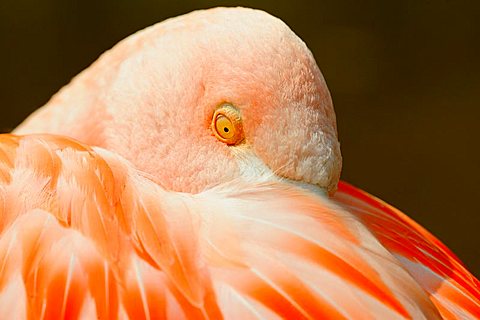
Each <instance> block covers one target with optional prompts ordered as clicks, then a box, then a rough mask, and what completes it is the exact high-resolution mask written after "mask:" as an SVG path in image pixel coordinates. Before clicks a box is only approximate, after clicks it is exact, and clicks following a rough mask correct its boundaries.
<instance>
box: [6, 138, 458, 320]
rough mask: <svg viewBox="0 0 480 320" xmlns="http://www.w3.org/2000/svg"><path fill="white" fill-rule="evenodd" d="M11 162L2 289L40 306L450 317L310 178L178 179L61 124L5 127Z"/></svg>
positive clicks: (48, 314)
mask: <svg viewBox="0 0 480 320" xmlns="http://www.w3.org/2000/svg"><path fill="white" fill-rule="evenodd" d="M1 170H3V172H4V174H3V175H2V176H1V177H0V209H1V210H3V211H1V212H0V213H1V214H2V218H4V219H2V225H1V229H0V232H1V233H0V265H2V266H3V267H2V268H3V269H2V270H3V271H2V272H1V274H0V290H7V289H8V288H14V289H15V290H17V291H16V292H22V290H25V297H24V298H25V299H27V301H28V303H26V305H25V307H24V308H26V311H25V312H26V315H27V317H28V316H32V317H34V318H35V317H37V318H38V317H39V318H44V319H51V318H58V317H60V318H62V317H64V318H78V317H80V316H86V315H91V314H96V315H97V317H99V318H102V319H115V318H132V319H157V318H167V319H183V318H186V319H222V318H223V317H224V316H225V317H229V318H234V319H235V318H238V315H244V316H245V317H246V318H258V319H275V318H279V317H280V318H282V317H283V318H295V319H318V318H334V319H341V318H347V319H370V318H379V317H380V318H388V319H396V318H397V319H405V318H418V319H422V318H429V319H435V318H438V313H437V311H436V308H435V307H434V305H433V303H432V302H431V301H430V299H429V297H428V296H427V295H426V294H425V292H424V291H423V289H422V288H420V287H419V286H418V284H417V282H416V281H415V280H414V278H415V275H413V277H412V276H411V275H410V274H409V273H408V272H406V271H405V269H404V267H403V266H402V265H401V264H400V262H399V261H398V260H397V258H396V257H395V256H394V255H392V254H391V253H390V252H389V251H387V250H385V248H384V247H383V246H382V245H381V244H380V242H378V241H377V239H376V238H375V237H374V236H373V235H372V233H371V232H370V231H369V230H368V229H367V228H365V227H364V225H363V224H362V223H360V222H359V221H358V220H357V217H356V216H354V215H352V214H351V213H350V212H349V210H344V209H342V208H341V207H338V206H336V205H335V204H332V203H331V202H330V201H329V200H328V199H324V198H320V197H318V196H315V195H312V194H309V193H306V192H304V191H302V190H300V189H296V188H294V187H291V186H286V185H284V184H282V183H272V184H268V183H266V184H258V185H245V184H242V183H240V182H238V183H232V184H231V185H230V184H228V185H222V186H218V187H217V188H213V189H210V190H207V191H205V192H203V193H200V194H197V195H187V194H180V193H175V192H167V191H166V190H163V189H162V188H161V187H160V186H158V185H157V184H155V183H154V182H152V181H150V180H149V179H148V178H146V177H145V176H144V174H142V173H141V172H138V171H137V170H136V169H135V168H133V167H132V166H131V165H130V164H129V163H128V162H127V161H126V160H124V159H122V158H120V157H119V156H117V155H115V154H112V153H110V152H108V151H106V150H102V149H99V148H90V147H88V146H84V145H81V144H79V143H78V142H75V141H73V140H70V139H67V138H63V137H58V136H51V135H32V136H26V137H18V136H12V135H0V171H1ZM2 177H3V178H2ZM19 194H21V195H23V196H18V195H19ZM383 222H384V221H383ZM387 222H388V221H387ZM381 236H382V234H378V235H377V237H379V238H380V237H381ZM383 236H384V238H385V239H386V237H387V236H389V235H387V234H383ZM382 239H383V238H382ZM395 239H396V238H395ZM412 239H413V240H415V238H413V237H412ZM426 249H428V247H427V248H426ZM442 250H443V249H442ZM428 253H430V251H429V252H428ZM431 254H432V256H434V254H435V252H434V251H432V252H431ZM18 270H21V281H20V282H19V280H18V279H19V278H18V277H19V276H18ZM417 281H418V280H417ZM464 281H467V280H464ZM22 282H23V286H24V289H22ZM12 283H14V284H15V286H13V285H12ZM457 284H458V283H457ZM12 286H13V287H12ZM14 289H8V290H14ZM445 290H447V289H445ZM449 290H450V289H449ZM450 291H452V290H450ZM450 291H449V292H450ZM453 291H454V290H453ZM1 292H2V291H0V303H1V302H2V301H4V300H2V299H1V298H2V296H1ZM9 292H10V291H9ZM12 292H13V291H12ZM448 294H450V295H451V294H454V293H448ZM444 296H447V291H445V293H444V294H443V296H438V299H441V298H443V297H444ZM442 306H443V307H444V308H446V309H448V310H451V309H449V306H448V305H447V304H442ZM232 310H235V313H232V312H233V311H232ZM12 312H13V309H12ZM451 312H452V313H454V314H455V312H456V311H455V310H453V311H451Z"/></svg>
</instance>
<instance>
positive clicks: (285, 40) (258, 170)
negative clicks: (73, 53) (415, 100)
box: [107, 9, 341, 192]
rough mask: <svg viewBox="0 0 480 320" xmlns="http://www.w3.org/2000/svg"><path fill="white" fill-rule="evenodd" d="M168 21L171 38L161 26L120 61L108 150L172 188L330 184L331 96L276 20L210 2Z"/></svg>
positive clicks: (333, 170)
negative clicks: (270, 182)
mask: <svg viewBox="0 0 480 320" xmlns="http://www.w3.org/2000/svg"><path fill="white" fill-rule="evenodd" d="M167 26H169V28H166V27H164V29H168V30H170V33H169V34H170V35H168V36H166V35H165V33H164V29H162V30H159V31H158V32H159V34H160V33H161V36H159V37H158V40H156V41H151V42H150V43H147V44H144V46H145V48H144V49H142V50H141V51H140V52H141V53H140V54H137V55H135V56H133V57H131V58H129V59H126V60H125V61H124V62H123V63H122V64H121V66H120V71H119V76H118V77H117V81H114V83H113V84H112V89H111V94H109V96H110V97H112V98H111V99H112V101H111V103H109V104H110V105H112V106H115V110H113V111H111V113H112V114H113V120H114V121H113V122H112V125H111V126H110V127H109V132H107V136H109V137H112V138H111V139H110V142H109V143H108V147H109V148H111V149H114V150H115V151H117V152H119V153H121V154H122V155H123V156H125V157H126V158H128V159H129V160H130V161H132V162H133V163H134V164H135V165H136V166H137V167H138V168H139V169H141V170H143V171H146V172H148V173H150V174H151V175H152V176H153V177H155V179H156V181H157V182H158V183H160V184H161V185H163V186H165V187H166V188H168V189H171V190H176V191H182V192H199V191H201V190H204V189H206V188H209V187H212V186H215V185H218V184H221V183H225V182H229V181H232V180H237V179H238V180H247V181H249V182H264V181H268V180H278V179H288V180H287V181H295V182H297V183H301V184H304V185H311V186H316V187H320V188H322V189H324V190H325V191H328V192H332V191H333V190H334V189H335V188H336V184H337V182H338V179H339V175H340V170H341V155H340V148H339V143H338V139H337V130H336V123H335V114H334V111H333V107H332V102H331V98H330V94H329V92H328V89H327V87H326V84H325V81H324V79H323V77H322V75H321V73H320V70H319V69H318V67H317V65H316V63H315V60H314V58H313V56H312V55H311V53H310V51H309V50H308V49H307V47H306V46H305V45H304V43H303V42H302V41H301V40H300V39H299V38H298V37H297V36H296V35H295V34H294V33H293V32H292V31H291V30H290V29H289V28H288V27H287V26H286V25H285V24H284V23H283V22H281V21H280V20H278V19H276V18H273V17H271V16H269V15H268V14H266V13H263V12H259V11H254V10H247V9H217V10H214V11H209V12H200V13H198V12H197V13H194V14H190V15H188V16H186V17H183V20H182V19H176V20H172V21H170V22H169V24H168V23H167ZM149 32H150V37H152V33H153V32H155V30H154V29H152V30H150V31H149ZM162 32H163V33H162ZM124 46H125V47H126V48H128V44H127V45H124ZM115 92H116V94H115ZM107 142H108V141H107Z"/></svg>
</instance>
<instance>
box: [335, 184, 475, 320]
mask: <svg viewBox="0 0 480 320" xmlns="http://www.w3.org/2000/svg"><path fill="white" fill-rule="evenodd" d="M335 199H336V201H337V202H338V203H339V204H340V205H341V206H343V207H344V208H346V209H348V210H349V211H350V212H352V213H353V214H355V215H356V216H357V217H358V218H359V219H360V220H361V221H362V222H363V223H364V224H365V225H366V226H367V227H368V228H369V229H370V230H371V231H372V232H373V233H374V234H375V236H376V237H377V239H379V240H380V242H381V243H382V244H383V245H384V246H385V247H386V248H387V249H388V250H389V251H391V252H392V253H393V254H394V255H395V256H396V257H397V258H398V260H399V261H400V262H401V263H402V265H403V266H404V267H405V268H406V269H407V270H408V271H409V272H410V273H411V274H412V276H413V277H414V278H415V280H416V281H417V282H418V283H419V284H420V285H421V286H422V287H423V288H424V289H425V290H426V292H427V293H428V294H429V295H430V298H431V300H432V301H433V303H434V304H435V305H436V306H437V308H438V309H439V310H440V312H441V314H442V315H443V316H444V317H445V318H447V319H474V318H480V282H479V281H478V280H477V279H476V278H475V277H474V276H473V275H472V274H471V273H470V272H469V271H468V270H467V269H466V268H465V266H464V265H463V264H462V262H461V261H460V260H459V259H458V257H456V256H455V255H454V254H453V253H452V252H451V251H450V250H449V249H448V248H447V247H446V246H445V245H444V244H443V243H442V242H441V241H440V240H438V239H437V238H435V237H434V236H433V235H432V234H431V233H429V232H428V231H427V230H425V229H424V228H423V227H421V226H420V225H419V224H417V223H416V222H415V221H413V220H412V219H410V218H409V217H407V216H406V215H405V214H403V213H402V212H400V211H399V210H397V209H395V208H393V207H392V206H390V205H388V204H387V203H385V202H383V201H381V200H379V199H378V198H376V197H373V196H371V195H369V194H368V193H366V192H363V191H361V190H359V189H357V188H355V187H353V186H351V185H349V184H347V183H345V182H341V183H340V184H339V188H338V192H337V194H336V195H335Z"/></svg>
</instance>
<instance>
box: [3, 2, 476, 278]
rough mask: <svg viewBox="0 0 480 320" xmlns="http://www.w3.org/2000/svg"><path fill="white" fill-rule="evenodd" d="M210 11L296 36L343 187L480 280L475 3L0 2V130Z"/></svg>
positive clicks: (12, 125) (13, 124)
mask: <svg viewBox="0 0 480 320" xmlns="http://www.w3.org/2000/svg"><path fill="white" fill-rule="evenodd" d="M219 5H225V6H234V5H242V6H249V7H255V8H261V9H264V10H266V11H268V12H270V13H271V14H273V15H276V16H278V17H280V18H281V19H282V20H284V21H285V22H286V23H287V24H288V25H289V26H290V27H291V28H292V29H293V30H294V31H295V32H296V33H297V34H298V35H299V36H300V37H301V38H303V40H304V41H305V42H306V43H307V45H308V46H309V47H310V49H311V50H312V51H313V53H314V55H315V57H316V59H317V62H318V64H319V66H320V68H321V69H322V72H323V74H324V76H325V78H326V80H327V83H328V85H329V88H330V91H331V93H332V96H333V101H334V104H335V109H336V112H337V120H338V127H339V133H340V141H341V143H342V151H343V156H344V169H343V179H344V180H347V181H349V182H351V183H353V184H355V185H357V186H359V187H362V188H363V189H365V190H367V191H369V192H371V193H373V194H375V195H377V196H378V197H380V198H382V199H384V200H386V201H387V202H390V203H391V204H393V205H394V206H396V207H398V208H400V209H401V210H403V211H404V212H406V213H407V214H408V215H410V216H411V217H413V218H414V219H415V220H417V221H418V222H419V223H421V224H422V225H423V226H425V227H426V228H427V229H428V230H430V231H431V232H433V233H434V234H435V235H436V236H438V237H439V238H440V239H441V240H443V241H444V242H445V243H446V244H447V245H448V246H449V247H450V248H451V249H452V250H453V251H454V252H455V253H457V254H458V255H459V256H460V258H461V259H462V260H463V261H464V262H465V263H466V264H467V266H468V267H469V268H470V270H472V271H473V272H474V273H475V274H476V275H477V276H479V275H480V203H477V201H480V188H479V183H480V148H479V147H480V143H479V138H480V134H479V131H480V125H479V123H480V108H479V102H480V60H479V57H480V2H478V1H477V2H475V1H472V2H471V3H467V2H461V1H447V0H437V1H418V0H411V1H384V0H376V1H354V0H352V1H341V0H340V1H334V0H331V1H323V0H321V1H301V0H295V1H289V2H286V1H285V2H280V1H274V0H271V1H183V2H178V1H177V2H174V1H160V0H136V1H131V0H108V1H85V0H84V1H80V0H76V1H66V0H56V1H54V0H43V1H41V5H40V4H39V2H38V1H34V0H1V2H0V112H1V113H0V114H1V116H0V129H1V131H3V132H6V131H9V130H11V129H12V128H14V127H15V126H16V125H17V124H19V123H20V122H21V121H22V119H24V118H25V117H26V116H27V115H28V114H29V113H31V112H32V111H33V110H35V109H36V108H38V107H39V106H41V105H42V104H44V103H45V102H46V101H47V100H48V99H49V97H50V96H51V95H52V94H53V93H55V92H56V91H57V90H58V89H59V88H60V87H61V86H63V85H64V84H66V83H67V82H68V81H69V80H70V79H71V78H72V77H73V76H74V75H76V74H77V73H78V72H80V71H81V70H82V69H84V68H86V67H87V66H88V65H89V64H90V63H92V62H93V61H94V60H95V59H96V58H97V57H98V56H99V55H100V54H101V53H102V52H103V51H105V50H106V49H108V48H110V47H112V46H113V45H114V44H115V43H116V42H118V41H119V40H121V39H122V38H124V37H126V36H128V35H130V34H131V33H133V32H135V31H137V30H139V29H142V28H144V27H146V26H149V25H151V24H154V23H156V22H159V21H161V20H163V19H165V18H168V17H172V16H177V15H180V14H182V13H186V12H189V11H192V10H195V9H199V8H208V7H212V6H219Z"/></svg>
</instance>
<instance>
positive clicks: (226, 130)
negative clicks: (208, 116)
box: [212, 104, 244, 145]
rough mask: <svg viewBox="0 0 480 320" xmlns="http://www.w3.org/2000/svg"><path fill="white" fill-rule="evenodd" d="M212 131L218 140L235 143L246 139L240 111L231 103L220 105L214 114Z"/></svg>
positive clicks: (230, 143) (229, 143)
mask: <svg viewBox="0 0 480 320" xmlns="http://www.w3.org/2000/svg"><path fill="white" fill-rule="evenodd" d="M212 131H213V133H214V134H215V136H216V137H217V139H218V140H220V141H222V142H224V143H226V144H228V145H233V144H237V143H239V142H241V141H242V140H243V139H244V136H243V128H242V119H241V117H240V112H239V111H238V110H237V109H236V108H235V107H233V106H232V105H230V104H224V105H222V106H220V107H219V108H218V109H217V110H215V113H214V114H213V119H212Z"/></svg>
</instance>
